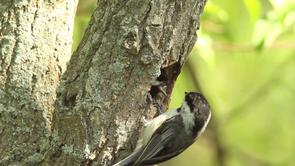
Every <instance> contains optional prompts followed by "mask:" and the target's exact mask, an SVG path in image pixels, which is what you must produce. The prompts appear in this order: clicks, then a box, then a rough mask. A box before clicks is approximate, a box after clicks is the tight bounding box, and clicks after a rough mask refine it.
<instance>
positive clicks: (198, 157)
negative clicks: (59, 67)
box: [73, 0, 295, 166]
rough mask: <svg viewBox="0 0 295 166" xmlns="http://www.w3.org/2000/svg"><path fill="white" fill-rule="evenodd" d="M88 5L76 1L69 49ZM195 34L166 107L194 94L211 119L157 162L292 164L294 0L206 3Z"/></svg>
mask: <svg viewBox="0 0 295 166" xmlns="http://www.w3.org/2000/svg"><path fill="white" fill-rule="evenodd" d="M95 5H96V4H95V1H94V0H88V1H83V2H82V1H80V3H79V6H78V10H77V16H76V20H75V32H74V44H73V50H75V48H76V47H77V45H78V43H79V41H80V40H81V37H82V36H83V33H84V30H85V28H86V26H87V23H88V21H89V17H90V14H91V13H92V11H93V10H94V9H95ZM198 35H199V39H198V41H197V43H196V45H195V47H194V49H193V51H192V53H191V55H190V57H189V60H188V62H187V63H186V65H185V66H184V68H183V70H182V73H181V74H180V76H179V78H178V80H177V82H176V85H175V87H174V90H173V95H172V98H171V104H170V108H176V107H178V106H179V105H180V104H181V102H182V100H183V97H184V92H185V91H201V92H202V93H203V94H204V95H205V96H206V98H207V99H208V100H209V103H210V105H211V108H212V112H213V118H212V120H211V122H210V124H209V127H208V129H207V130H206V132H205V133H204V134H203V135H202V136H201V137H200V139H199V140H198V141H197V142H196V143H195V144H194V145H193V146H191V147H190V148H189V149H188V150H186V151H185V152H184V153H183V154H181V155H179V156H178V157H176V158H174V159H172V160H170V161H168V162H165V163H163V164H161V166H179V165H182V166H194V165H199V166H248V165H251V166H295V129H294V127H295V1H294V0H225V1H219V0H209V2H208V3H207V5H206V7H205V11H204V13H203V15H202V19H201V29H200V31H199V32H198Z"/></svg>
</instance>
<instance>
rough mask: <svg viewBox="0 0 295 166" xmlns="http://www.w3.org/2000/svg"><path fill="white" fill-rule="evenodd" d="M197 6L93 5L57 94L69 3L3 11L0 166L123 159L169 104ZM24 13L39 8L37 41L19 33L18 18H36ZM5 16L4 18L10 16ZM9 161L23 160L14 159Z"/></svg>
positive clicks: (164, 1) (194, 1) (200, 1)
mask: <svg viewBox="0 0 295 166" xmlns="http://www.w3.org/2000/svg"><path fill="white" fill-rule="evenodd" d="M205 1H206V0H178V1H172V0H124V1H123V0H114V1H109V0H100V1H99V3H98V7H97V9H96V10H95V11H94V13H93V15H92V18H91V20H90V23H89V26H88V28H87V30H86V32H85V35H84V37H83V39H82V41H81V43H80V45H79V47H78V49H77V50H76V52H75V53H74V54H73V55H72V57H71V60H70V61H69V63H68V66H67V70H66V72H65V73H64V74H63V76H62V79H61V82H60V85H59V87H58V90H57V93H56V95H55V93H54V92H55V88H56V87H57V85H58V83H59V76H60V74H61V73H62V69H63V67H62V66H63V65H64V63H63V62H64V61H61V59H62V58H63V57H64V56H68V55H69V45H70V43H71V40H70V39H69V38H66V37H67V35H69V34H70V33H71V32H72V28H71V26H72V20H73V15H74V8H75V3H74V2H72V1H54V2H52V3H44V4H42V3H40V2H39V4H38V2H31V1H30V2H28V3H27V4H23V5H22V6H26V7H27V8H26V9H23V7H21V8H20V9H19V8H15V7H11V9H9V10H7V9H5V11H6V12H7V13H9V11H10V12H11V13H15V14H14V15H15V16H18V17H15V21H14V22H15V26H16V27H12V28H10V29H11V30H10V31H12V32H10V31H9V30H8V32H6V31H7V30H5V29H6V28H3V27H4V26H3V25H4V24H3V22H4V21H1V26H0V35H1V38H2V36H3V32H4V33H11V36H12V38H13V39H10V38H9V39H6V38H8V37H6V38H5V40H4V41H6V43H8V44H6V45H7V46H6V47H4V46H5V45H3V46H2V44H1V47H0V49H2V50H4V51H5V53H4V54H3V51H2V54H3V55H4V57H6V58H2V59H4V60H2V61H0V62H1V63H0V66H1V70H0V71H1V82H0V83H2V82H3V87H4V88H3V90H2V89H1V91H0V92H1V101H0V104H1V105H0V113H1V114H0V115H1V117H0V118H1V125H0V127H1V128H0V135H1V143H0V149H1V150H0V153H1V154H2V153H4V154H5V156H7V157H5V158H1V157H0V162H1V163H11V162H12V161H18V162H20V163H22V162H27V163H39V164H43V165H111V164H112V163H114V162H115V161H117V160H119V159H121V158H122V157H124V156H126V155H127V154H129V153H130V152H131V151H132V150H133V148H134V147H135V143H136V140H137V137H138V132H139V130H140V128H141V126H142V123H143V119H151V118H152V117H153V116H154V115H155V110H156V107H154V103H159V104H162V103H163V105H164V109H166V107H167V104H168V101H169V96H170V94H171V91H172V88H173V85H174V82H175V80H176V78H177V76H178V74H179V72H180V69H181V67H182V65H183V63H184V62H185V60H186V58H187V56H188V54H189V52H190V51H191V49H192V47H193V45H194V43H195V41H196V38H197V35H196V30H197V29H198V26H199V16H200V14H201V12H202V10H203V8H204V5H205ZM70 2H71V3H70ZM1 3H2V2H1ZM6 3H7V4H8V3H9V2H8V1H7V2H6ZM11 3H12V2H11ZM36 4H38V5H36ZM41 4H42V5H41ZM13 5H14V4H12V6H13ZM46 5H47V6H46ZM30 6H33V7H32V8H34V6H37V7H41V6H42V10H40V13H41V11H42V14H44V15H45V14H47V16H46V17H45V16H42V17H44V18H43V20H40V23H36V26H37V25H38V28H41V30H38V32H39V33H37V34H34V32H35V31H33V30H31V31H32V32H29V34H23V31H22V29H23V28H24V27H26V28H28V30H30V27H31V24H32V23H31V22H30V21H26V22H25V21H24V23H23V24H24V25H23V24H20V23H19V22H20V21H19V20H20V19H21V18H22V17H23V13H27V15H28V16H27V17H26V18H25V19H30V18H31V17H32V18H33V20H35V22H36V20H38V19H34V18H35V17H36V16H34V15H35V14H34V12H33V13H32V11H34V10H33V9H31V8H30ZM50 6H51V7H50ZM62 7H65V8H63V10H62V11H59V13H56V14H53V11H54V10H55V9H61V8H62ZM0 10H1V8H0ZM18 12H23V13H21V14H18ZM30 13H32V15H31V14H30ZM4 14H5V12H4ZM58 14H61V15H63V18H58V17H56V16H57V15H58ZM7 15H10V17H9V16H5V17H3V19H7V18H11V14H7ZM51 15H52V16H51ZM50 16H51V17H50ZM52 17H54V19H53V18H52ZM12 18H14V16H13V17H12ZM44 19H45V20H44ZM60 21H61V22H60ZM6 22H9V21H6ZM14 22H13V23H14ZM29 22H30V23H29ZM35 22H34V25H35ZM37 22H38V21H37ZM52 22H53V23H56V24H55V25H54V24H53V23H52ZM27 24H28V25H27ZM40 24H41V25H40ZM43 24H44V25H43ZM45 24H46V25H47V24H51V25H47V26H50V27H46V26H45ZM60 24H61V25H64V27H62V26H61V25H60ZM39 25H40V27H39ZM57 25H58V26H57ZM27 26H28V27H27ZM51 26H52V27H51ZM34 27H35V26H34ZM36 28H37V27H36ZM33 29H34V28H33ZM49 29H50V30H49ZM60 31H62V32H60ZM49 32H50V33H49ZM51 32H52V33H51ZM54 32H55V33H54ZM57 34H58V35H57ZM4 36H5V35H4ZM6 36H7V35H6ZM19 36H21V37H19ZM23 36H24V37H23ZM60 36H61V37H60ZM69 36H70V35H69ZM46 37H47V38H46ZM26 38H28V39H27V40H25V39H26ZM36 38H37V39H39V40H36ZM34 39H35V40H34ZM2 40H3V39H2ZM2 40H1V43H2V42H3V41H2ZM40 41H42V42H40ZM58 42H60V43H58ZM30 44H31V45H30ZM47 44H48V45H47ZM51 44H52V47H51ZM12 46H13V47H12ZM44 47H45V48H44ZM32 50H33V51H32ZM41 50H42V51H41ZM43 54H44V55H43ZM0 55H1V53H0ZM3 55H2V57H3ZM41 55H43V56H41ZM8 57H9V58H8ZM2 70H3V72H2ZM3 80H4V81H3ZM1 85H2V84H1ZM1 87H2V86H1ZM162 91H165V93H166V94H167V95H164V93H163V92H162ZM55 96H56V100H55ZM2 98H3V100H2ZM54 101H55V104H54ZM52 114H53V120H52V121H51V119H52V116H51V115H52ZM13 134H16V135H13ZM17 134H18V135H17ZM23 135H24V136H23ZM7 140H12V141H7ZM2 147H3V148H2ZM10 147H15V148H10ZM14 154H20V156H21V157H18V159H17V160H15V155H14Z"/></svg>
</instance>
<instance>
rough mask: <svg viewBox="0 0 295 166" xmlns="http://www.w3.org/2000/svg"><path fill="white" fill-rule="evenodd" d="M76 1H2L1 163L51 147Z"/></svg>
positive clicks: (26, 159)
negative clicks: (53, 116)
mask: <svg viewBox="0 0 295 166" xmlns="http://www.w3.org/2000/svg"><path fill="white" fill-rule="evenodd" d="M76 2H77V1H76ZM76 2H75V1H73V0H71V1H53V0H52V1H49V2H44V1H41V0H40V1H39V0H38V1H36V0H18V1H12V0H1V1H0V165H8V164H11V165H15V164H17V163H21V165H23V164H24V163H26V164H36V163H38V162H40V160H42V158H43V156H44V154H45V152H46V151H47V150H48V147H49V142H48V136H49V135H50V132H51V125H52V124H51V121H52V113H53V110H54V101H55V99H56V88H57V86H58V84H59V80H60V76H61V74H62V72H63V71H64V70H65V67H66V62H67V61H68V60H69V59H70V56H71V45H72V37H71V35H72V32H73V23H74V15H75V9H76Z"/></svg>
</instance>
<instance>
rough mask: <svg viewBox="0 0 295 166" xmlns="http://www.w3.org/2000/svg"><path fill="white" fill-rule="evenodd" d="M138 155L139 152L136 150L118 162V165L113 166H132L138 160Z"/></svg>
mask: <svg viewBox="0 0 295 166" xmlns="http://www.w3.org/2000/svg"><path fill="white" fill-rule="evenodd" d="M139 154H140V150H137V151H135V152H133V153H131V154H130V155H129V156H127V157H126V158H125V159H123V160H121V161H119V162H118V163H116V164H114V165H113V166H130V165H132V164H133V163H134V162H135V161H136V160H137V158H138V156H139Z"/></svg>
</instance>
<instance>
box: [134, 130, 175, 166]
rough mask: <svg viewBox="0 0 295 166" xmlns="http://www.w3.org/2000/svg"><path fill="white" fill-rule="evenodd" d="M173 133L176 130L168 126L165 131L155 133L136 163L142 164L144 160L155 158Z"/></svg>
mask: <svg viewBox="0 0 295 166" xmlns="http://www.w3.org/2000/svg"><path fill="white" fill-rule="evenodd" d="M173 134H174V131H173V130H172V129H169V128H167V129H166V130H165V131H164V132H163V133H161V134H156V135H154V136H153V137H152V138H151V139H150V141H149V142H148V144H147V145H146V146H145V147H144V149H143V151H142V153H141V155H140V156H139V157H138V158H137V160H136V161H135V162H134V165H140V163H141V162H142V161H148V160H150V159H152V158H154V157H155V156H156V155H157V154H158V153H159V152H160V151H161V150H163V149H164V148H165V145H166V143H167V142H168V141H169V139H171V138H172V137H173Z"/></svg>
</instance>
